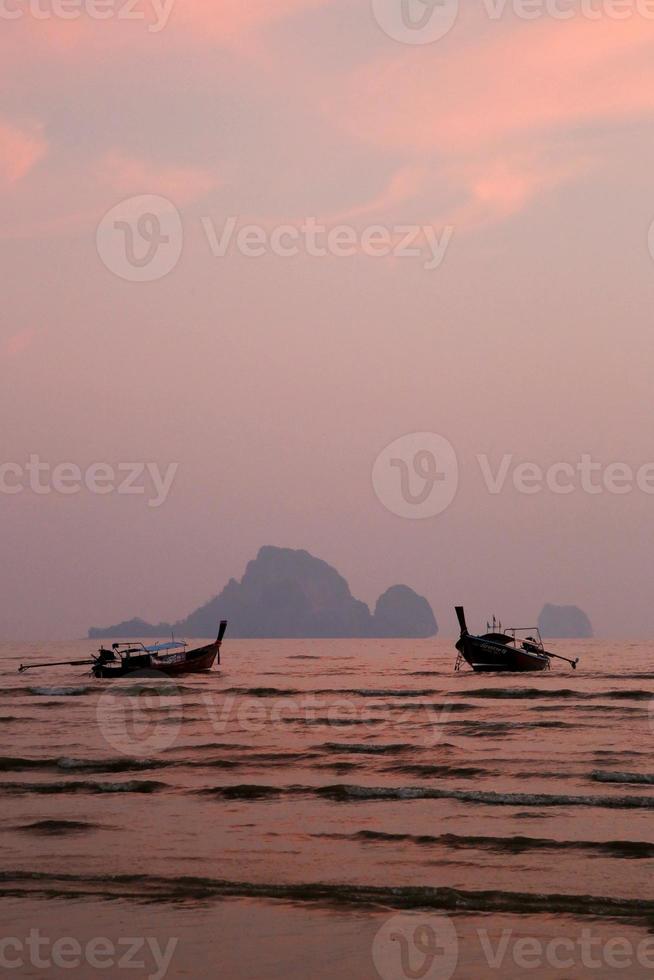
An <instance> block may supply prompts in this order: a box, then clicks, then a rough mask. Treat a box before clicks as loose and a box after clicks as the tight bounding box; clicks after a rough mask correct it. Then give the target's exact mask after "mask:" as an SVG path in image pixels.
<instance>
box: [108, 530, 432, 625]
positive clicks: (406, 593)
mask: <svg viewBox="0 0 654 980" xmlns="http://www.w3.org/2000/svg"><path fill="white" fill-rule="evenodd" d="M221 619H227V620H229V635H230V636H233V637H244V638H245V637H247V638H254V637H259V638H275V637H277V638H284V639H290V638H293V637H295V638H318V637H397V638H400V637H428V636H435V635H436V633H437V632H438V625H437V623H436V620H435V618H434V614H433V612H432V609H431V606H430V605H429V603H428V602H427V600H426V599H424V598H423V597H422V596H419V595H418V594H417V593H415V592H414V591H413V589H409V588H408V587H407V586H406V585H395V586H393V587H392V588H391V589H389V590H388V591H387V592H385V593H384V595H383V596H381V597H380V599H379V601H378V602H377V606H376V608H375V614H374V616H371V614H370V610H369V608H368V606H367V605H366V603H365V602H360V601H359V600H358V599H355V598H354V597H353V596H352V593H351V592H350V587H349V585H348V584H347V582H346V581H345V579H344V578H343V577H342V575H339V573H338V572H337V571H336V569H335V568H332V567H331V565H328V564H327V562H324V561H321V559H319V558H314V556H313V555H310V554H309V552H308V551H293V550H291V549H289V548H273V547H270V546H267V547H264V548H261V550H260V551H259V554H258V555H257V557H256V559H255V560H254V561H251V562H249V564H248V566H247V568H246V570H245V575H244V576H243V578H242V579H241V581H240V582H237V581H236V579H230V581H229V582H228V583H227V585H226V586H225V588H224V589H223V591H222V592H221V593H220V595H218V596H216V597H215V598H214V599H211V600H210V601H209V602H207V603H206V604H205V605H204V606H201V607H200V608H199V609H196V610H195V612H193V613H191V615H190V616H188V617H187V618H186V619H183V620H180V621H179V622H177V623H174V624H172V625H170V624H168V623H159V625H158V626H153V625H151V624H149V623H146V622H144V621H143V620H142V619H132V620H129V621H127V622H123V623H119V624H118V625H117V626H109V627H106V628H97V627H92V628H91V629H90V630H89V636H90V637H92V638H94V639H99V638H104V637H110V638H117V637H134V636H165V635H167V634H169V633H170V632H171V630H173V631H174V632H175V635H176V636H213V634H214V633H215V632H216V628H217V624H218V622H219V621H220V620H221Z"/></svg>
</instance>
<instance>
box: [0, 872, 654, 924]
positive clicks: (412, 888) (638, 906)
mask: <svg viewBox="0 0 654 980" xmlns="http://www.w3.org/2000/svg"><path fill="white" fill-rule="evenodd" d="M0 893H2V894H4V895H13V896H25V895H26V894H31V895H34V894H35V893H37V894H40V895H45V896H46V897H54V898H76V899H78V900H79V899H80V898H82V897H87V896H88V897H96V898H97V897H105V898H126V899H134V897H135V895H138V896H139V897H140V898H141V900H142V901H149V902H171V903H179V902H181V901H189V900H195V901H198V902H206V901H208V900H211V899H214V900H219V899H223V898H240V897H243V898H254V899H259V900H280V901H286V902H294V903H300V904H301V903H319V904H322V905H325V904H328V905H333V906H349V907H359V908H374V909H388V908H391V909H439V910H442V911H446V912H447V911H451V912H480V913H496V914H497V913H508V914H511V913H513V914H517V915H554V914H558V915H577V916H589V917H594V918H607V919H608V918H610V919H615V918H624V919H631V920H639V921H643V922H649V921H651V920H652V918H654V901H652V900H648V899H637V898H614V897H609V896H600V895H585V894H567V895H565V894H558V893H550V894H546V893H542V892H538V893H533V892H510V891H501V890H488V891H467V890H463V889H459V888H438V887H431V886H427V885H423V886H419V885H401V886H390V887H389V886H379V885H353V884H340V883H336V882H296V883H290V884H288V883H275V882H249V881H229V880H226V879H221V878H201V877H188V876H185V877H177V876H175V877H156V876H150V875H141V874H121V875H112V876H111V877H107V876H106V875H99V874H98V875H79V874H78V875H76V874H63V873H62V874H51V873H47V872H33V871H3V872H0Z"/></svg>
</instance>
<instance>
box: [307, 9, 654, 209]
mask: <svg viewBox="0 0 654 980" xmlns="http://www.w3.org/2000/svg"><path fill="white" fill-rule="evenodd" d="M653 49H654V35H653V33H652V28H651V25H650V23H649V22H647V21H645V20H644V19H642V18H637V17H635V18H633V19H632V20H630V21H624V22H617V21H613V20H609V19H605V20H603V21H599V22H592V21H588V20H584V19H582V18H581V17H579V18H577V20H575V21H566V22H564V23H561V22H558V21H553V20H552V19H548V20H547V21H542V22H539V23H534V22H529V23H520V24H519V25H518V26H510V27H508V26H506V25H503V26H502V30H501V32H499V31H498V29H497V28H496V27H495V28H494V30H493V31H490V32H489V31H487V32H486V33H485V34H484V35H483V36H482V37H481V38H477V39H476V40H475V41H474V42H472V43H468V44H464V45H461V44H449V45H443V46H442V47H441V48H439V47H438V46H430V47H428V48H426V49H420V50H416V49H415V48H408V49H407V50H406V51H402V52H401V53H400V54H399V55H397V54H396V53H395V51H394V53H393V56H392V57H389V56H388V55H384V56H382V57H378V58H376V59H374V61H371V62H369V63H368V64H366V65H365V66H363V67H359V68H357V69H356V70H355V71H353V72H352V73H350V75H349V76H348V77H346V78H344V79H342V80H341V82H340V84H339V85H338V87H337V88H336V90H335V91H334V92H333V93H330V92H329V91H326V92H325V95H324V98H323V108H324V109H325V111H326V113H327V115H328V117H329V118H330V120H331V121H332V122H333V123H339V122H340V125H341V129H342V130H343V129H344V130H345V131H346V132H347V133H348V136H349V138H350V139H353V140H355V141H357V142H359V143H364V144H367V145H369V146H370V147H372V148H374V149H376V150H378V151H379V150H382V151H384V152H386V153H393V154H400V155H403V156H404V158H405V160H406V161H407V167H406V171H405V172H407V173H410V172H411V165H413V166H415V167H416V168H417V170H418V171H420V170H421V168H424V167H425V166H428V167H429V169H430V170H431V173H432V183H433V184H436V182H437V181H439V180H440V183H441V187H442V182H443V180H446V181H447V182H448V184H449V186H450V188H451V189H452V190H453V192H454V193H456V192H457V191H458V192H461V193H463V194H464V195H465V197H466V199H467V200H466V202H465V203H464V204H463V205H461V207H460V208H459V209H458V210H457V215H458V217H459V218H460V219H461V220H465V221H466V222H475V221H478V220H483V219H482V216H484V215H485V216H486V217H490V216H492V215H495V216H496V217H500V216H506V215H509V214H513V213H516V212H518V211H519V210H521V209H522V208H524V207H525V206H527V205H528V203H529V202H530V201H531V200H533V199H534V197H536V196H537V195H539V194H540V193H542V192H543V191H545V190H547V189H548V188H551V187H554V186H557V185H558V184H560V183H561V182H563V181H565V180H569V179H572V178H575V177H577V176H579V175H581V174H583V173H584V172H587V171H588V169H589V168H591V167H593V166H595V164H596V163H597V160H596V159H594V157H593V151H592V150H591V147H590V140H589V141H588V145H584V127H585V128H586V131H587V132H590V129H591V128H594V129H595V131H597V129H599V128H601V127H610V126H615V125H619V124H622V123H624V122H625V121H626V120H628V119H640V118H649V117H651V116H652V115H653V114H654V59H653V58H652V54H653V53H654V50H653ZM355 92H356V93H357V97H356V98H353V93H355ZM572 130H575V131H576V133H577V136H576V138H575V140H569V139H567V138H566V137H567V136H568V135H569V134H570V132H571V131H572ZM595 152H597V151H595ZM421 181H422V182H423V183H424V178H422V177H421Z"/></svg>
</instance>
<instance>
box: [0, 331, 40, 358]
mask: <svg viewBox="0 0 654 980" xmlns="http://www.w3.org/2000/svg"><path fill="white" fill-rule="evenodd" d="M38 333H39V331H38V330H35V329H34V328H33V327H26V328H25V329H24V330H19V331H18V333H15V334H12V335H11V336H10V337H7V339H6V340H4V341H2V342H0V359H2V360H8V359H9V358H14V357H18V356H19V355H20V354H23V353H24V352H25V351H26V350H28V349H29V348H30V347H31V346H32V344H33V343H34V341H35V340H36V338H37V336H38Z"/></svg>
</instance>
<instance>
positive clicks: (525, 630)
mask: <svg viewBox="0 0 654 980" xmlns="http://www.w3.org/2000/svg"><path fill="white" fill-rule="evenodd" d="M505 632H506V634H507V635H508V636H511V637H512V638H513V642H514V643H516V644H517V643H524V641H525V640H527V641H531V643H533V645H534V646H535V647H538V649H539V650H544V649H545V647H544V645H543V639H542V637H541V635H540V630H539V629H538V627H537V626H511V627H509V628H508V629H507V630H505Z"/></svg>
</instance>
